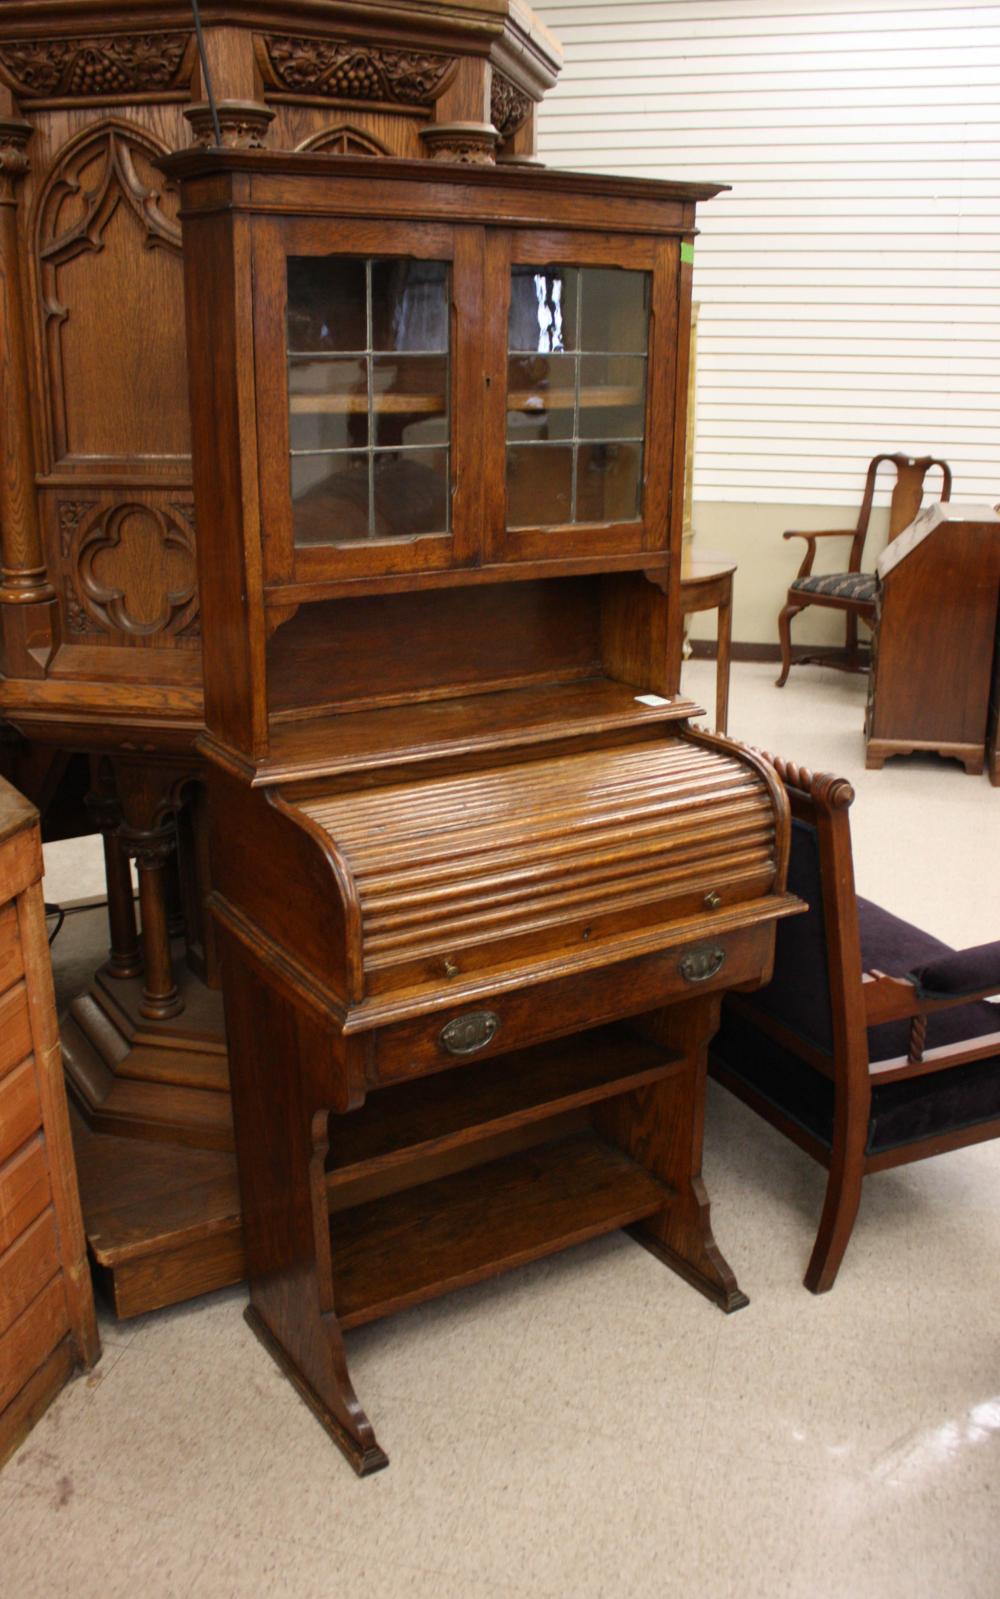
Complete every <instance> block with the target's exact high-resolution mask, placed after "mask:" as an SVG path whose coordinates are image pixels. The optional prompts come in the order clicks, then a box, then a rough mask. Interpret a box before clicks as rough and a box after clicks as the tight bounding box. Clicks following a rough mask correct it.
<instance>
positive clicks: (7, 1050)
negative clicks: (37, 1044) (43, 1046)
mask: <svg viewBox="0 0 1000 1599" xmlns="http://www.w3.org/2000/svg"><path fill="white" fill-rule="evenodd" d="M30 1054H31V1015H30V1012H29V1010H28V991H27V989H26V988H25V986H24V984H23V983H20V982H19V983H15V984H14V987H13V988H9V989H8V990H7V992H6V994H0V1077H3V1076H4V1074H5V1073H6V1072H9V1071H11V1070H12V1069H13V1068H14V1067H15V1066H16V1065H17V1064H18V1063H19V1062H20V1061H22V1060H23V1059H24V1057H25V1056H26V1055H30Z"/></svg>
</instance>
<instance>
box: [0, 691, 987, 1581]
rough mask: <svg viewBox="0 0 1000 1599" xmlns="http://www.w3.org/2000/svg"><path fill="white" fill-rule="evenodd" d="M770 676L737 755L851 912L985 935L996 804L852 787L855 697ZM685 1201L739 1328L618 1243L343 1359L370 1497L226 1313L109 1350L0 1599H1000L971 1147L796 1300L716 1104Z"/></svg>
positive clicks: (899, 1192) (769, 1201) (977, 1185)
mask: <svg viewBox="0 0 1000 1599" xmlns="http://www.w3.org/2000/svg"><path fill="white" fill-rule="evenodd" d="M773 675H774V670H773V668H771V667H757V666H747V667H737V668H736V671H735V681H734V690H733V709H732V715H731V731H732V732H733V733H734V734H735V735H736V736H744V737H747V738H750V739H752V740H753V741H754V742H756V743H758V744H761V745H763V746H765V747H769V748H772V749H777V750H780V751H781V752H782V753H784V754H787V755H789V756H792V757H793V758H795V759H797V760H799V761H801V762H804V763H805V764H808V765H812V766H813V767H814V768H816V769H822V770H833V771H838V772H841V773H843V774H845V775H847V776H849V777H850V778H851V779H852V780H854V781H855V782H856V784H857V790H858V798H857V801H856V804H855V808H854V812H853V821H854V832H855V844H856V850H855V853H856V862H857V875H858V881H859V886H860V887H861V888H862V890H863V891H865V892H867V893H869V894H870V895H871V896H872V897H874V898H877V899H882V900H883V901H884V902H885V903H887V904H889V905H890V906H891V907H892V908H894V909H896V910H898V911H900V912H901V913H903V914H904V915H907V916H912V917H915V918H919V919H921V920H922V921H923V923H924V925H925V926H927V927H928V928H930V929H931V930H932V931H934V932H936V933H938V934H940V935H941V936H942V937H945V938H947V939H948V940H949V941H951V942H957V943H977V942H980V941H983V940H985V939H987V938H992V937H995V936H997V935H998V934H1000V882H998V876H1000V869H998V865H997V863H998V861H1000V793H997V792H995V791H992V790H991V789H990V788H989V786H988V785H987V783H986V780H985V778H981V779H975V778H970V777H966V776H965V775H964V774H963V773H962V772H961V771H960V770H959V768H958V767H957V766H952V765H949V764H947V763H943V762H940V761H937V760H932V759H926V760H910V761H903V762H893V763H890V764H889V765H888V766H887V767H886V769H885V770H884V771H883V772H881V773H874V772H873V773H866V772H864V770H863V753H862V745H861V735H860V724H861V716H862V711H863V704H864V684H863V682H862V680H861V679H851V678H844V677H841V676H838V675H834V674H832V673H831V674H823V673H821V672H819V671H818V670H816V669H803V670H802V671H800V672H798V673H793V675H792V678H791V681H790V682H789V685H788V687H787V688H786V689H785V690H784V691H783V692H781V693H778V692H777V691H776V690H775V689H773V688H772V687H771V679H772V678H773ZM686 686H687V687H689V688H690V689H691V691H692V692H694V693H696V694H699V695H702V696H708V698H709V702H711V695H712V668H711V666H709V665H703V664H702V663H691V664H690V665H689V666H688V667H687V668H686ZM73 848H76V846H71V847H70V849H73ZM53 863H54V867H55V870H54V872H53V877H52V881H51V884H50V893H51V890H52V888H53V887H54V886H56V885H57V884H58V886H59V889H60V891H61V892H66V891H67V887H69V888H70V889H71V887H72V884H73V882H75V881H82V870H83V866H82V864H81V865H80V866H78V867H77V866H74V863H73V860H72V858H71V857H70V858H67V853H66V848H65V847H64V849H63V852H62V854H61V855H59V856H58V857H57V856H56V855H55V854H54V855H53ZM87 891H92V889H91V888H90V885H89V883H88V884H87ZM706 1177H707V1180H708V1183H709V1188H710V1192H711V1194H712V1197H713V1201H714V1219H715V1226H716V1233H717V1236H718V1239H719V1242H720V1244H721V1245H722V1247H723V1249H724V1250H725V1252H726V1253H727V1255H728V1257H729V1259H730V1261H731V1262H732V1264H733V1266H734V1267H735V1269H736V1271H737V1273H738V1275H739V1278H740V1281H741V1284H742V1286H743V1287H744V1288H745V1289H746V1290H747V1291H748V1293H749V1294H750V1296H751V1301H752V1303H751V1305H750V1307H749V1308H748V1309H746V1310H743V1311H741V1312H739V1313H738V1314H737V1315H735V1316H731V1317H724V1316H722V1315H721V1314H720V1313H719V1312H718V1311H717V1310H715V1309H713V1308H712V1307H711V1306H710V1305H709V1304H708V1303H707V1302H705V1301H704V1300H702V1299H700V1298H699V1297H698V1296H697V1295H696V1294H694V1293H693V1292H692V1291H691V1290H690V1289H688V1288H686V1287H685V1286H684V1285H683V1284H682V1283H681V1282H680V1281H679V1280H678V1279H677V1278H676V1277H674V1276H672V1275H671V1274H670V1273H669V1272H668V1271H666V1270H664V1269H663V1268H662V1267H660V1266H659V1265H658V1264H657V1263H656V1261H655V1260H653V1259H652V1257H651V1256H649V1255H647V1254H645V1253H644V1252H643V1251H642V1250H641V1249H639V1248H638V1246H636V1245H635V1244H633V1243H631V1242H630V1241H629V1240H627V1239H626V1238H624V1237H615V1238H610V1239H605V1240H602V1241H600V1242H598V1243H595V1244H592V1245H587V1246H584V1247H583V1248H580V1249H578V1250H575V1251H571V1252H570V1253H568V1254H566V1255H564V1256H562V1257H559V1258H558V1259H555V1260H551V1261H547V1262H543V1263H541V1264H539V1265H536V1266H532V1267H530V1268H527V1269H524V1270H522V1271H519V1272H516V1273H514V1274H512V1275H511V1276H509V1277H507V1278H504V1279H501V1280H500V1281H498V1282H495V1283H492V1284H489V1285H486V1286H483V1287H480V1288H476V1289H471V1290H468V1291H466V1292H464V1293H461V1294H457V1295H454V1296H452V1297H451V1298H449V1299H447V1300H443V1301H440V1302H438V1303H437V1304H434V1305H431V1306H427V1307H424V1308H422V1309H419V1310H415V1311H411V1312H409V1313H407V1314H405V1315H402V1316H399V1317H397V1318H395V1319H394V1320H391V1321H388V1322H385V1323H382V1324H380V1325H376V1326H374V1327H370V1328H365V1329H363V1330H361V1331H359V1332H358V1333H356V1334H352V1335H349V1339H348V1349H349V1354H350V1356H351V1360H352V1367H353V1373H354V1377H355V1381H356V1384H357V1388H358V1391H359V1393H360V1395H361V1398H362V1401H363V1403H364V1404H365V1405H366V1407H367V1408H368V1410H369V1413H370V1414H371V1416H372V1418H373V1420H374V1421H375V1423H376V1426H377V1429H378V1434H379V1438H380V1441H381V1442H382V1443H383V1444H384V1445H385V1447H386V1448H387V1450H388V1452H389V1454H390V1455H391V1457H392V1464H391V1466H390V1467H389V1470H388V1471H386V1472H382V1473H380V1474H379V1475H378V1476H376V1477H373V1478H369V1479H368V1480H366V1481H364V1482H359V1481H357V1480H356V1479H355V1478H354V1477H353V1475H352V1474H351V1472H350V1471H349V1469H348V1468H347V1466H346V1465H345V1464H344V1462H343V1461H342V1459H341V1458H340V1456H339V1455H338V1454H337V1452H336V1451H335V1450H334V1448H333V1446H332V1445H331V1444H330V1443H329V1442H328V1440H327V1438H326V1436H325V1434H324V1433H323V1432H322V1431H321V1430H320V1428H319V1427H318V1426H317V1424H316V1422H315V1421H314V1420H313V1418H312V1417H311V1415H310V1414H309V1413H308V1412H307V1411H306V1410H305V1408H304V1407H303V1406H302V1405H301V1404H300V1403H299V1401H298V1400H297V1399H296V1398H295V1396H294V1395H293V1393H292V1391H291V1390H290V1388H289V1387H288V1386H287V1384H286V1383H285V1382H284V1380H283V1379H282V1378H281V1377H279V1375H278V1374H277V1372H276V1371H275V1369H274V1367H273V1366H272V1365H271V1363H270V1361H269V1359H268V1357H267V1356H266V1355H265V1353H264V1352H263V1350H262V1349H261V1348H260V1347H259V1345H258V1344H257V1343H256V1342H255V1340H254V1339H253V1338H252V1336H251V1335H250V1333H249V1332H248V1330H247V1329H246V1327H245V1325H244V1323H243V1321H242V1319H241V1310H242V1303H243V1296H242V1294H241V1293H240V1292H238V1291H234V1292H231V1293H225V1294H221V1295H217V1296H215V1297H213V1298H211V1299H209V1300H204V1301H201V1302H199V1303H197V1304H194V1305H189V1306H186V1307H184V1308H182V1309H179V1310H176V1311H172V1312H162V1313H159V1314H157V1315H153V1316H150V1317H148V1318H146V1319H145V1320H143V1321H142V1322H140V1323H139V1324H131V1325H122V1326H116V1325H114V1324H113V1323H110V1322H106V1323H105V1327H104V1337H105V1354H104V1358H103V1360H102V1361H101V1363H100V1365H99V1367H98V1368H97V1370H96V1372H95V1373H94V1374H93V1375H92V1376H91V1377H89V1378H84V1379H82V1380H80V1381H77V1382H75V1383H74V1384H72V1385H71V1386H70V1387H69V1389H68V1390H67V1391H66V1392H65V1393H64V1395H63V1396H62V1397H61V1398H60V1399H59V1400H58V1401H57V1403H56V1404H55V1406H54V1407H53V1408H52V1410H51V1411H50V1412H49V1414H48V1415H47V1416H46V1417H45V1419H44V1420H43V1421H42V1422H41V1424H40V1425H39V1426H38V1427H37V1429H36V1430H35V1432H34V1434H33V1435H32V1437H31V1438H30V1439H29V1441H28V1442H27V1444H26V1445H25V1446H24V1448H23V1449H22V1450H21V1452H20V1454H19V1455H18V1456H17V1457H15V1459H14V1460H13V1461H12V1462H11V1463H10V1465H9V1466H8V1467H7V1468H6V1469H5V1470H4V1471H3V1473H2V1474H0V1592H2V1593H3V1595H4V1599H6V1596H8V1595H10V1596H11V1599H15V1596H16V1599H59V1596H62V1595H66V1596H70V1595H72V1596H73V1599H88V1596H90V1595H94V1596H98V1595H99V1596H100V1599H116V1596H118V1595H135V1596H137V1599H138V1596H141V1599H147V1596H148V1599H163V1596H166V1595H174V1594H176V1595H185V1596H188V1595H190V1596H192V1599H222V1596H229V1595H234V1596H239V1599H245V1596H257V1595H267V1596H268V1599H271V1596H274V1599H282V1596H286V1595H287V1596H289V1599H335V1596H340V1595H347V1594H356V1593H360V1594H365V1595H371V1596H373V1599H390V1596H393V1599H394V1596H397V1595H398V1596H407V1599H421V1596H424V1595H426V1596H428V1599H487V1596H494V1599H497V1596H510V1595H531V1596H532V1599H546V1596H553V1599H586V1596H588V1595H601V1596H609V1599H617V1596H619V1595H621V1596H628V1595H635V1596H643V1599H646V1596H648V1599H673V1596H677V1599H695V1596H698V1599H727V1596H729V1595H732V1596H733V1599H736V1596H737V1595H738V1596H739V1599H765V1596H766V1599H776V1596H780V1595H791V1596H794V1599H825V1596H827V1595H829V1596H831V1599H833V1596H837V1599H897V1596H898V1599H903V1596H905V1599H921V1596H927V1599H952V1596H954V1599H997V1596H998V1595H1000V1536H998V1532H997V1526H998V1509H1000V1332H998V1329H1000V1144H986V1145H981V1146H979V1147H978V1148H974V1149H970V1150H966V1151H962V1152H960V1153H958V1154H954V1155H950V1156H947V1157H945V1158H943V1159H941V1160H938V1161H928V1162H925V1163H923V1164H922V1165H918V1166H911V1167H905V1168H903V1169H902V1170H900V1171H898V1172H890V1173H886V1174H884V1175H882V1176H880V1177H876V1178H874V1179H872V1180H871V1181H870V1182H869V1184H868V1186H867V1188H866V1192H865V1198H864V1200H863V1203H862V1211H861V1216H860V1218H859V1221H858V1224H857V1228H856V1231H855V1235H854V1238H853V1240H852V1243H851V1245H850V1248H849V1250H848V1253H847V1257H846V1260H845V1263H844V1266H843V1268H842V1271H841V1275H840V1278H839V1280H838V1282H837V1285H836V1287H835V1289H834V1290H833V1292H832V1293H831V1294H828V1295H826V1296H825V1297H822V1298H818V1299H817V1298H814V1297H812V1296H811V1295H810V1294H808V1293H807V1292H806V1291H805V1289H804V1288H803V1287H802V1286H801V1276H802V1272H803V1269H804V1266H805V1262H806V1259H807V1257H808V1253H809V1247H810V1244H811V1241H812V1236H813V1232H814V1229H815V1226H816V1222H817V1219H818V1216H819V1210H820V1203H821V1198H822V1189H823V1177H822V1173H821V1172H820V1169H819V1168H818V1167H815V1166H813V1165H812V1163H811V1162H809V1161H808V1160H807V1159H806V1158H805V1157H804V1156H802V1155H800V1154H798V1153H797V1152H796V1151H795V1150H794V1149H793V1148H792V1147H791V1146H790V1145H788V1144H787V1143H785V1142H784V1141H783V1140H782V1139H780V1138H778V1137H777V1135H775V1134H773V1133H772V1132H771V1131H770V1129H768V1128H766V1127H765V1126H764V1125H763V1124H761V1123H759V1122H758V1121H757V1120H756V1119H755V1118H754V1117H753V1116H751V1115H750V1114H749V1113H748V1112H746V1111H745V1110H744V1109H743V1108H742V1107H741V1106H740V1105H738V1104H737V1103H736V1102H735V1101H733V1100H731V1099H730V1098H728V1096H726V1095H724V1094H723V1093H722V1092H721V1091H714V1090H713V1092H712V1094H711V1102H710V1115H709V1121H708V1129H707V1148H706Z"/></svg>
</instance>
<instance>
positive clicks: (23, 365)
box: [0, 116, 54, 605]
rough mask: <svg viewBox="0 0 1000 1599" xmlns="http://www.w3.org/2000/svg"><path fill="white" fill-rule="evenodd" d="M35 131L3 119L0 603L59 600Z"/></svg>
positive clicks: (18, 121)
mask: <svg viewBox="0 0 1000 1599" xmlns="http://www.w3.org/2000/svg"><path fill="white" fill-rule="evenodd" d="M32 132H33V129H32V126H31V123H30V122H25V121H23V120H22V118H20V117H9V116H0V602H3V603H6V604H8V605H28V604H33V603H36V602H38V601H40V600H51V599H53V598H54V594H53V589H52V586H51V584H50V583H49V581H48V575H47V572H46V569H45V561H44V557H43V555H42V542H41V536H40V533H39V527H38V510H37V503H36V498H35V462H34V452H33V447H32V440H31V423H30V416H29V407H28V395H29V394H30V392H31V387H30V383H29V376H28V355H27V346H26V342H25V331H24V307H23V304H22V300H21V280H20V273H19V268H18V226H17V207H18V186H19V184H20V182H21V179H22V178H23V177H24V176H25V174H26V173H27V171H28V156H27V153H26V151H27V144H28V140H29V139H30V138H31V135H32Z"/></svg>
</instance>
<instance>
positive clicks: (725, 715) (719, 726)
mask: <svg viewBox="0 0 1000 1599" xmlns="http://www.w3.org/2000/svg"><path fill="white" fill-rule="evenodd" d="M718 638H719V646H718V652H717V656H718V658H717V660H716V663H715V731H716V732H717V733H724V732H725V731H726V723H727V721H728V720H729V655H730V650H731V648H732V641H733V585H732V582H729V583H727V584H726V588H725V595H724V597H723V598H721V599H720V600H719V630H718Z"/></svg>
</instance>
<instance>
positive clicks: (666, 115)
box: [537, 0, 1000, 637]
mask: <svg viewBox="0 0 1000 1599" xmlns="http://www.w3.org/2000/svg"><path fill="white" fill-rule="evenodd" d="M537 9H538V10H539V11H540V13H541V15H542V17H543V19H544V21H545V22H546V23H548V24H549V26H550V27H552V28H553V30H554V31H555V33H556V34H557V35H558V37H559V38H560V40H561V41H562V44H563V47H564V49H565V54H566V64H565V67H564V70H563V73H562V77H561V79H560V81H559V84H558V86H557V87H556V89H555V90H554V91H553V92H552V93H551V94H550V95H549V96H548V97H547V98H546V100H545V102H544V103H543V107H542V112H541V117H540V153H541V155H542V157H543V158H544V160H545V161H546V162H548V163H549V164H550V165H554V166H567V167H576V168H589V169H591V170H601V171H617V172H625V173H633V174H641V175H644V176H648V177H682V178H716V179H720V180H722V181H725V182H727V183H731V184H732V186H733V189H732V193H731V194H728V195H724V196H720V197H719V198H718V199H717V200H713V201H712V202H710V203H709V204H707V205H705V206H704V207H703V208H702V211H701V230H702V231H701V236H700V238H699V240H698V245H697V249H696V257H695V259H696V270H695V297H696V299H697V300H698V301H699V302H700V304H701V307H702V309H701V321H700V326H699V351H698V438H697V452H696V464H695V500H696V504H697V503H698V502H700V503H701V505H702V507H705V506H714V507H715V510H714V511H713V512H712V514H711V515H708V514H707V513H706V512H705V511H704V510H703V512H702V520H703V521H708V522H709V523H710V524H711V527H712V529H713V533H714V534H716V542H718V537H717V530H718V529H719V528H720V527H721V529H722V530H723V537H725V528H726V524H727V520H731V521H732V522H733V527H734V529H735V525H736V524H735V513H736V508H737V507H738V506H743V507H750V506H758V507H767V506H774V507H778V506H783V507H788V508H790V510H791V509H797V510H802V509H803V508H805V509H808V508H810V507H814V508H822V507H827V506H851V507H854V506H856V505H857V503H858V500H859V493H860V483H861V479H862V477H863V471H864V465H865V463H866V462H867V460H868V458H869V457H870V456H871V455H872V454H874V453H875V452H876V451H878V450H882V449H903V450H908V451H911V452H913V453H917V454H927V453H930V454H943V455H944V456H946V457H947V459H948V460H949V461H950V462H951V464H952V467H953V470H954V473H955V491H954V492H955V495H956V497H961V498H963V499H983V498H991V499H993V500H996V499H998V498H1000V255H998V246H1000V4H997V3H996V0H965V3H961V4H951V5H949V4H944V3H941V0H937V3H926V4H921V3H920V0H611V3H608V0H603V3H597V0H574V3H571V4H569V3H567V4H542V5H541V6H539V7H537ZM726 505H730V506H732V515H731V516H730V518H727V517H726V516H725V514H724V513H723V509H722V508H723V507H724V506H726ZM776 514H777V513H776ZM844 520H845V518H843V517H842V516H835V517H833V518H832V519H831V518H830V517H829V515H827V517H826V518H825V524H826V525H839V524H840V523H841V522H843V521H844ZM846 520H847V521H848V522H850V517H847V518H846ZM809 523H810V525H812V526H822V525H824V517H823V515H822V514H818V515H817V516H815V517H812V516H810V517H809ZM696 524H697V517H696ZM782 525H789V524H788V523H787V522H786V523H784V524H782V523H781V522H780V520H779V521H778V528H779V530H780V527H781V526H782ZM733 536H734V537H736V538H737V539H738V533H736V532H734V535H733ZM731 542H732V540H730V543H731ZM781 549H783V551H784V552H785V555H784V561H783V564H782V562H781V561H780V559H779V561H778V562H777V563H776V564H775V568H774V570H775V573H776V584H777V589H780V588H781V586H782V584H783V583H784V582H785V581H786V580H787V575H788V574H787V570H786V568H787V565H788V561H789V559H791V560H792V562H793V565H794V555H790V554H789V553H788V552H789V550H790V547H789V546H788V545H784V546H782V547H781ZM737 553H739V552H737ZM766 603H768V604H769V603H770V602H769V601H767V602H766ZM770 615H771V616H772V618H773V611H772V612H771V613H770ZM771 635H772V623H771V622H769V623H768V625H767V627H764V626H763V624H762V623H757V624H756V625H754V626H752V627H751V628H750V630H749V636H760V637H767V636H771ZM738 636H739V633H738ZM743 636H748V632H747V629H746V628H744V632H743Z"/></svg>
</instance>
